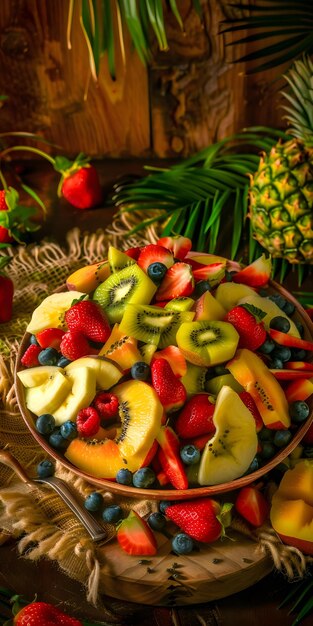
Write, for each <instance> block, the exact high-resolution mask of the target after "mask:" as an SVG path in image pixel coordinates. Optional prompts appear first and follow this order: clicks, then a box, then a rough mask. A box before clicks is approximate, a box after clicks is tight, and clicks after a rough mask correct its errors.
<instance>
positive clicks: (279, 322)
mask: <svg viewBox="0 0 313 626" xmlns="http://www.w3.org/2000/svg"><path fill="white" fill-rule="evenodd" d="M270 328H273V329H274V330H279V331H280V332H281V333H288V331H289V330H290V322H289V320H288V319H287V318H286V317H283V316H282V315H276V317H272V319H271V321H270Z"/></svg>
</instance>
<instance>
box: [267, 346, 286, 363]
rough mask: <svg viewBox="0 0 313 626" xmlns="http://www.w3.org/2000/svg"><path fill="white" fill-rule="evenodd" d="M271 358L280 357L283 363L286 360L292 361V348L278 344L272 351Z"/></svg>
mask: <svg viewBox="0 0 313 626" xmlns="http://www.w3.org/2000/svg"><path fill="white" fill-rule="evenodd" d="M271 359H280V360H281V361H283V363H286V361H290V359H291V350H290V348H287V347H285V346H276V348H274V350H273V352H271Z"/></svg>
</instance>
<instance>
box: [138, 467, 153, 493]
mask: <svg viewBox="0 0 313 626" xmlns="http://www.w3.org/2000/svg"><path fill="white" fill-rule="evenodd" d="M154 481H155V473H154V471H153V470H152V469H151V468H150V467H141V468H140V469H139V470H137V472H135V473H134V474H133V485H134V487H138V488H139V489H147V488H148V487H151V485H153V483H154Z"/></svg>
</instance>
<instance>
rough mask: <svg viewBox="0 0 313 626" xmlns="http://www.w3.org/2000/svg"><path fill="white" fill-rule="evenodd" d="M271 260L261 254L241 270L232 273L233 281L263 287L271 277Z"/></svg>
mask: <svg viewBox="0 0 313 626" xmlns="http://www.w3.org/2000/svg"><path fill="white" fill-rule="evenodd" d="M271 272H272V262H271V259H270V257H269V258H268V259H267V258H266V256H265V254H262V255H261V256H260V257H259V258H258V259H256V261H253V263H250V265H247V267H245V268H244V269H242V270H239V272H237V273H236V274H234V275H233V281H234V283H242V284H244V285H249V287H263V286H264V285H266V284H267V283H268V281H269V279H270V277H271Z"/></svg>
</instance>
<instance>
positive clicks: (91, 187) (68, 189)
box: [54, 152, 102, 209]
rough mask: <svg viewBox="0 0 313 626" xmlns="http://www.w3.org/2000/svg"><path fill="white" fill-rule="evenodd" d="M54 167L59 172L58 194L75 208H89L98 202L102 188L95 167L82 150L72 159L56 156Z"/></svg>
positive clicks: (100, 198)
mask: <svg viewBox="0 0 313 626" xmlns="http://www.w3.org/2000/svg"><path fill="white" fill-rule="evenodd" d="M54 169H55V170H56V171H57V172H60V173H61V180H60V183H59V186H58V195H59V196H63V198H65V199H66V200H67V201H68V202H69V203H70V204H72V205H73V206H75V207H76V208H77V209H91V208H92V207H95V206H97V205H98V204H100V202H101V200H102V189H101V185H100V181H99V176H98V172H97V170H96V168H95V167H94V166H93V165H91V164H90V163H89V158H88V157H87V156H86V155H85V154H83V153H82V152H81V153H80V154H78V156H77V157H76V159H75V160H74V161H69V159H67V158H65V157H63V156H56V157H55V159H54Z"/></svg>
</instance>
